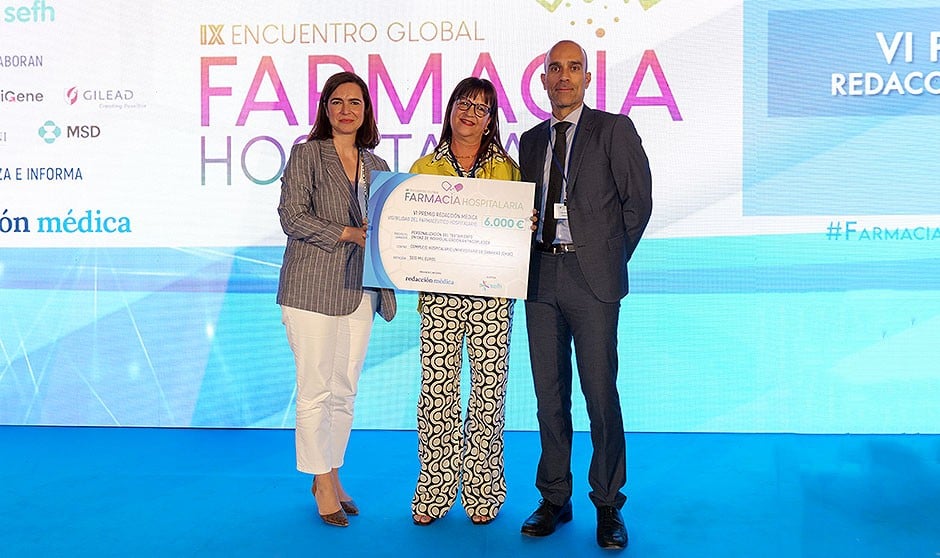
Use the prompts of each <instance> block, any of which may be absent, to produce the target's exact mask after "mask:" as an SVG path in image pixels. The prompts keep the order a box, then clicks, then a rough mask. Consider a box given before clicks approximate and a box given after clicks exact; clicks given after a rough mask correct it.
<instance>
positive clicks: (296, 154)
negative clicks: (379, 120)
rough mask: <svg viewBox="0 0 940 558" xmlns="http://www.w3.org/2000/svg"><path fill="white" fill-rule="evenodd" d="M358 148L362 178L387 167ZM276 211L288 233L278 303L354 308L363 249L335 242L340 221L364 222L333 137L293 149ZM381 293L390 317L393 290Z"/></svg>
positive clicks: (326, 310)
mask: <svg viewBox="0 0 940 558" xmlns="http://www.w3.org/2000/svg"><path fill="white" fill-rule="evenodd" d="M361 154H362V155H361V156H362V164H363V169H364V176H365V181H364V182H365V183H366V184H368V183H369V180H370V177H371V174H372V171H373V170H379V171H383V170H384V171H387V170H388V164H386V163H385V161H383V160H382V159H381V158H379V157H377V156H376V155H375V154H374V153H372V152H371V151H368V150H365V149H363V150H361ZM366 195H367V196H368V186H367V187H366ZM367 199H368V198H367ZM277 212H278V215H280V219H281V228H282V229H283V230H284V234H286V235H287V248H286V249H285V250H284V261H283V264H282V265H281V277H280V282H279V284H278V289H277V303H278V304H281V305H284V306H290V307H292V308H299V309H301V310H308V311H311V312H319V313H320V314H326V315H329V316H345V315H348V314H351V313H352V312H353V311H355V309H356V308H357V307H358V306H359V303H360V302H361V301H362V266H363V256H364V250H363V249H362V248H360V247H359V246H357V245H355V244H353V243H350V242H339V237H340V235H341V234H342V233H343V227H344V226H355V227H358V226H361V225H362V213H361V211H360V209H359V201H358V200H357V199H356V196H355V195H354V194H353V192H352V190H351V188H350V187H349V179H348V178H346V173H345V172H344V171H343V165H342V163H341V162H340V159H339V154H337V153H336V149H335V148H334V147H333V141H332V140H314V141H308V142H306V143H301V144H298V145H295V146H294V147H293V148H292V149H291V154H290V159H288V161H287V167H286V168H285V169H284V174H283V175H282V176H281V202H280V204H278V208H277ZM379 299H380V301H379V308H378V313H379V314H380V315H381V316H382V317H383V318H385V320H386V321H389V320H391V319H392V318H393V317H394V316H395V310H396V302H395V292H394V291H392V290H390V289H381V291H380V297H379Z"/></svg>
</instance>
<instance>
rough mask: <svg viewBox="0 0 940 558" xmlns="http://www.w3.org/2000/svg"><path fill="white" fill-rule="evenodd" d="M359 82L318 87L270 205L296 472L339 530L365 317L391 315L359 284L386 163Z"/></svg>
mask: <svg viewBox="0 0 940 558" xmlns="http://www.w3.org/2000/svg"><path fill="white" fill-rule="evenodd" d="M378 143H379V132H378V128H377V127H376V124H375V117H374V112H373V109H372V101H371V99H370V98H369V91H368V88H367V87H366V84H365V83H364V82H363V81H362V79H361V78H359V76H357V75H355V74H353V73H351V72H341V73H338V74H335V75H333V76H332V77H330V78H329V79H328V80H327V82H326V84H325V85H324V87H323V93H322V96H321V97H320V102H319V105H318V108H317V118H316V123H315V124H314V128H313V130H312V131H311V132H310V136H309V137H308V138H307V141H306V142H305V143H301V144H298V145H295V146H294V147H293V149H292V150H291V155H290V159H289V160H288V161H287V166H286V168H285V169H284V174H283V176H282V177H281V201H280V204H279V205H278V214H279V215H280V220H281V228H282V229H283V230H284V233H285V234H286V235H287V248H286V250H285V251H284V261H283V265H282V266H281V276H280V283H279V285H278V292H277V303H278V304H280V305H281V316H282V321H283V323H284V326H285V327H286V328H287V339H288V341H289V343H290V346H291V350H292V351H293V352H294V361H295V363H296V366H297V421H296V422H297V426H296V436H295V444H296V449H297V470H299V471H301V472H304V473H311V474H313V475H314V478H313V485H312V486H311V491H312V492H313V495H314V498H315V499H316V502H317V509H318V512H319V514H320V517H321V518H322V519H323V521H324V522H326V523H327V524H329V525H336V526H340V527H345V526H346V525H348V524H349V520H348V517H347V516H348V515H356V514H358V513H359V510H358V508H357V507H356V504H355V502H354V501H353V499H352V498H351V497H350V496H349V494H348V493H347V492H346V491H345V490H344V489H343V485H342V483H341V482H340V480H339V468H340V467H341V466H342V465H343V458H344V454H345V452H346V445H347V443H348V441H349V434H350V430H351V429H352V419H353V403H354V400H355V397H356V391H357V386H358V383H359V374H360V372H361V370H362V365H363V362H364V361H365V356H366V347H367V345H368V342H369V336H370V334H371V331H372V320H373V316H374V315H375V314H376V313H378V314H379V315H381V316H382V317H383V318H384V319H385V320H386V321H389V320H391V319H392V318H393V317H394V316H395V310H396V306H395V293H394V292H393V291H391V290H388V289H369V288H366V289H364V288H363V287H362V268H363V255H364V250H365V242H366V231H367V219H366V201H367V199H368V195H369V182H370V177H371V173H372V171H373V170H388V165H387V164H386V163H385V161H383V160H382V159H380V158H379V157H377V156H376V155H375V154H374V153H372V151H371V149H372V148H374V147H375V146H376V145H377V144H378Z"/></svg>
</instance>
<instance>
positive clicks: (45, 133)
mask: <svg viewBox="0 0 940 558" xmlns="http://www.w3.org/2000/svg"><path fill="white" fill-rule="evenodd" d="M61 135H62V129H61V128H59V127H58V126H56V124H55V122H53V121H52V120H46V123H45V124H43V125H42V126H40V127H39V137H40V138H42V141H44V142H46V143H55V140H57V139H59V136H61Z"/></svg>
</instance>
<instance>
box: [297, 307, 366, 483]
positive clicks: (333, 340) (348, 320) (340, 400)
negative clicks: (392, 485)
mask: <svg viewBox="0 0 940 558" xmlns="http://www.w3.org/2000/svg"><path fill="white" fill-rule="evenodd" d="M377 305H378V293H376V292H375V291H369V290H367V291H364V292H363V296H362V303H361V304H359V307H358V308H357V309H356V311H355V312H353V313H352V314H349V315H348V316H327V315H325V314H319V313H317V312H308V311H306V310H299V309H297V308H291V307H288V306H281V321H282V322H283V323H284V326H285V327H286V328H287V341H288V342H289V343H290V347H291V350H293V352H294V362H295V363H296V365H297V426H296V429H295V445H296V449H297V470H298V471H301V472H304V473H312V474H315V475H321V474H324V473H328V472H330V470H331V469H337V468H339V467H341V466H342V465H343V457H344V455H345V454H346V445H347V443H348V442H349V433H350V430H352V421H353V404H354V403H355V399H356V391H357V389H358V385H359V374H360V372H362V365H363V362H365V358H366V348H367V347H368V344H369V336H370V334H371V333H372V318H373V316H375V309H376V307H377Z"/></svg>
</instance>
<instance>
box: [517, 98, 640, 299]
mask: <svg viewBox="0 0 940 558" xmlns="http://www.w3.org/2000/svg"><path fill="white" fill-rule="evenodd" d="M549 122H550V121H545V122H542V123H541V124H538V125H537V126H535V127H534V128H532V129H531V130H529V131H527V132H525V133H524V134H522V137H521V138H520V140H519V163H520V167H521V170H522V180H523V181H525V182H535V184H536V205H535V207H540V206H541V199H542V198H541V196H542V193H541V192H542V189H543V188H545V187H546V184H545V183H544V182H545V180H544V176H543V169H544V164H545V156H546V153H547V152H548V143H549V137H550V129H549ZM567 184H568V186H567V204H568V226H569V229H570V231H571V238H572V242H573V243H574V244H575V255H576V256H577V259H578V264H579V265H580V267H581V271H582V273H583V274H584V278H585V280H586V281H587V283H588V285H589V286H590V288H591V290H592V291H593V293H594V295H595V296H596V297H597V298H598V299H600V300H602V301H604V302H616V301H618V300H620V299H622V298H623V297H624V296H626V294H627V292H628V290H629V282H628V280H627V262H629V261H630V257H631V256H632V255H633V251H634V250H635V249H636V247H637V243H639V241H640V237H641V236H642V235H643V231H644V229H646V224H647V223H648V222H649V219H650V214H651V212H652V209H653V200H652V177H651V174H650V167H649V161H648V159H647V158H646V152H645V151H644V150H643V145H642V143H641V141H640V136H639V135H638V134H637V131H636V128H635V127H634V125H633V121H632V120H630V118H629V117H627V116H624V115H622V114H610V113H608V112H603V111H599V110H593V109H590V108H588V107H586V106H585V107H584V108H583V110H582V111H581V120H580V121H579V122H578V129H577V132H576V133H575V138H574V144H573V145H572V147H571V153H570V156H569V161H568V182H567ZM533 238H534V235H533ZM537 256H538V254H533V257H532V258H531V259H530V261H531V264H530V270H529V291H528V296H527V298H528V300H538V299H539V291H540V276H539V261H540V258H538V257H537Z"/></svg>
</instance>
